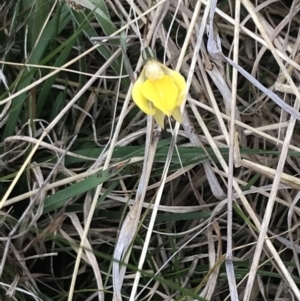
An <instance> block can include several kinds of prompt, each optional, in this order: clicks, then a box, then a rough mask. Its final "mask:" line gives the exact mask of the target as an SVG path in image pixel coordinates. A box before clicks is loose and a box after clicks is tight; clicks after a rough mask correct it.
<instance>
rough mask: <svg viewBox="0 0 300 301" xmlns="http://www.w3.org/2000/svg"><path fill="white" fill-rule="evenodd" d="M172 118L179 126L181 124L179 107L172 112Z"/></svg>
mask: <svg viewBox="0 0 300 301" xmlns="http://www.w3.org/2000/svg"><path fill="white" fill-rule="evenodd" d="M172 117H173V118H174V119H175V120H176V121H177V122H179V123H180V124H181V123H182V115H181V111H180V108H179V107H176V108H175V109H174V111H173V112H172Z"/></svg>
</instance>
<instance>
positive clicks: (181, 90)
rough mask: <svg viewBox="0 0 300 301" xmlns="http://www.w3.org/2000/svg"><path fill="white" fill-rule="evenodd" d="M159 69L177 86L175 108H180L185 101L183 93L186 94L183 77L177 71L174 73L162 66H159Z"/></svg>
mask: <svg viewBox="0 0 300 301" xmlns="http://www.w3.org/2000/svg"><path fill="white" fill-rule="evenodd" d="M161 68H162V69H163V71H164V73H165V74H166V75H168V76H170V77H171V78H172V79H173V81H174V84H175V85H176V86H177V88H178V95H179V96H178V99H177V102H176V106H180V105H181V104H182V103H183V102H184V99H185V93H186V91H185V90H186V82H185V79H184V77H183V76H182V75H181V74H180V73H179V72H177V71H174V70H172V69H170V68H168V67H166V66H164V65H162V66H161Z"/></svg>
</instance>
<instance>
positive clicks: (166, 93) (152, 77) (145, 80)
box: [132, 57, 186, 128]
mask: <svg viewBox="0 0 300 301" xmlns="http://www.w3.org/2000/svg"><path fill="white" fill-rule="evenodd" d="M185 89H186V83H185V79H184V77H183V76H182V75H181V74H180V73H179V72H177V71H174V70H172V69H170V68H168V67H166V66H165V65H163V64H161V63H159V62H158V61H157V60H156V59H155V58H153V57H151V58H149V59H147V61H146V63H145V65H144V68H143V70H142V72H141V75H140V76H139V78H138V79H137V80H136V82H135V83H134V85H133V89H132V98H133V100H134V102H135V103H136V105H137V106H138V107H139V108H140V109H141V110H142V111H143V112H144V113H146V114H148V115H153V117H154V119H155V120H156V122H157V123H158V125H159V126H160V127H161V128H164V118H165V115H167V116H168V117H170V116H172V117H173V118H174V119H175V120H176V121H177V122H179V123H181V122H182V117H181V112H180V105H181V104H182V103H183V101H184V99H185Z"/></svg>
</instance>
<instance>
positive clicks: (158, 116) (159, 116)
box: [153, 108, 165, 129]
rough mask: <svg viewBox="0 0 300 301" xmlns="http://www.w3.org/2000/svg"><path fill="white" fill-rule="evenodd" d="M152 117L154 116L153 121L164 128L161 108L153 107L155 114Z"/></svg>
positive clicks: (163, 116) (163, 115)
mask: <svg viewBox="0 0 300 301" xmlns="http://www.w3.org/2000/svg"><path fill="white" fill-rule="evenodd" d="M153 117H154V119H155V121H156V122H157V124H158V125H159V126H160V127H161V128H162V129H164V128H165V123H164V120H165V114H164V113H163V112H162V111H161V110H159V109H157V108H155V114H154V116H153Z"/></svg>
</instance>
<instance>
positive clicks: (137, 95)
mask: <svg viewBox="0 0 300 301" xmlns="http://www.w3.org/2000/svg"><path fill="white" fill-rule="evenodd" d="M143 83H144V80H143V72H142V73H141V75H140V77H139V78H138V79H137V80H136V82H135V83H134V85H133V87H132V99H133V100H134V102H135V103H136V105H137V106H138V107H139V108H140V110H142V111H143V112H144V113H146V114H148V115H154V113H155V111H154V109H152V108H151V107H150V104H149V101H148V100H147V98H146V97H145V96H144V95H143V94H142V91H141V87H142V85H143Z"/></svg>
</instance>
